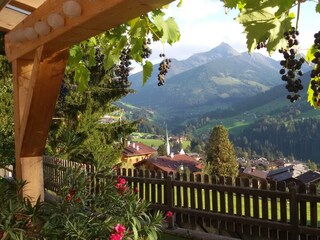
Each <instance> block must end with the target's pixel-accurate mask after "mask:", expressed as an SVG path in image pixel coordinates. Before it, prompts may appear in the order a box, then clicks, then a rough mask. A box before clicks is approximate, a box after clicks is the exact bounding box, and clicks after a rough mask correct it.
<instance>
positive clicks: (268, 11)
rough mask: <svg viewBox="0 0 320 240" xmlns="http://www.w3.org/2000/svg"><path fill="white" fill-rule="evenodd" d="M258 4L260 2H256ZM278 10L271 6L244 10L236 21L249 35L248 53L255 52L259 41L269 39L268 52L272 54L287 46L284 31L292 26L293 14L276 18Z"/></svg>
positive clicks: (264, 5)
mask: <svg viewBox="0 0 320 240" xmlns="http://www.w3.org/2000/svg"><path fill="white" fill-rule="evenodd" d="M255 2H258V1H255ZM276 10H277V8H275V7H271V6H270V4H269V5H266V4H263V5H260V6H259V7H258V8H257V7H255V8H245V9H243V10H242V11H241V12H240V14H239V16H238V17H237V18H236V20H237V21H238V22H239V23H241V24H242V25H243V26H244V28H245V31H246V33H247V48H248V51H249V52H251V51H253V50H254V49H255V48H256V46H257V43H258V42H259V41H262V42H264V41H265V40H267V39H268V44H267V50H268V52H269V53H272V52H273V51H275V50H276V49H278V48H281V47H284V46H285V45H286V43H285V41H284V40H283V33H284V31H286V30H288V29H289V28H290V26H291V20H292V18H293V17H294V16H293V15H292V14H289V15H285V14H283V15H281V17H279V16H278V17H276V16H275V12H276Z"/></svg>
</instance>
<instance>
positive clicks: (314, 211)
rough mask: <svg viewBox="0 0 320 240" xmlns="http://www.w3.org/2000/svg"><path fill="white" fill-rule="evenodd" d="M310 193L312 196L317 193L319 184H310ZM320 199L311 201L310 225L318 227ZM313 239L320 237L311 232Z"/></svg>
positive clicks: (316, 239)
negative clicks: (319, 203)
mask: <svg viewBox="0 0 320 240" xmlns="http://www.w3.org/2000/svg"><path fill="white" fill-rule="evenodd" d="M309 194H310V195H311V196H313V195H317V186H316V185H315V184H310V186H309ZM319 201H320V200H319V199H318V200H317V201H314V200H313V201H310V227H312V228H318V207H317V204H318V202H319ZM310 237H311V240H318V239H320V237H319V236H318V235H315V234H310Z"/></svg>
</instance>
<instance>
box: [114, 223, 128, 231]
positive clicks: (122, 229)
mask: <svg viewBox="0 0 320 240" xmlns="http://www.w3.org/2000/svg"><path fill="white" fill-rule="evenodd" d="M114 230H115V231H116V232H117V233H124V232H125V231H126V227H125V226H123V225H121V224H119V223H118V224H117V225H116V226H115V227H114Z"/></svg>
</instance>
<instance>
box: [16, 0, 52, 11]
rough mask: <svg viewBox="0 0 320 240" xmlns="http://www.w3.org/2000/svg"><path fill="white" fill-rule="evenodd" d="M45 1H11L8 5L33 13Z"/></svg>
mask: <svg viewBox="0 0 320 240" xmlns="http://www.w3.org/2000/svg"><path fill="white" fill-rule="evenodd" d="M45 1H46V0H12V1H11V2H10V5H12V6H15V7H17V8H21V9H23V10H25V11H28V12H33V11H34V10H35V9H37V8H38V7H40V6H41V4H42V3H44V2H45Z"/></svg>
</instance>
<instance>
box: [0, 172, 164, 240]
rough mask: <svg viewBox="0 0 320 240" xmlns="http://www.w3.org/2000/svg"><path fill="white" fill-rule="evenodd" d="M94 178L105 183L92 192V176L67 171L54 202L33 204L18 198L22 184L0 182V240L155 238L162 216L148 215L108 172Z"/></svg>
mask: <svg viewBox="0 0 320 240" xmlns="http://www.w3.org/2000/svg"><path fill="white" fill-rule="evenodd" d="M99 175H100V177H101V176H103V177H104V179H105V181H103V183H101V190H100V191H99V193H92V192H91V188H90V185H91V179H92V178H94V177H95V176H88V175H87V174H86V172H85V171H84V170H83V169H82V168H77V169H75V170H68V171H67V172H66V176H65V178H64V179H66V181H65V183H64V185H63V186H62V187H61V188H60V191H59V194H58V196H57V201H55V202H40V201H37V202H36V203H35V204H34V206H33V205H32V203H31V201H30V200H29V199H27V198H25V199H21V197H20V195H19V192H20V191H21V189H22V187H23V186H24V185H25V184H26V183H22V182H20V183H15V182H9V181H8V180H6V179H0V201H1V211H0V239H113V240H114V239H157V238H158V232H159V227H160V225H161V223H162V221H163V215H162V214H161V212H156V213H154V214H150V213H148V212H147V208H148V203H146V202H145V201H143V200H141V199H139V197H138V195H137V194H136V193H135V191H133V190H132V189H129V188H128V187H127V183H126V180H125V179H123V178H119V177H118V178H116V176H115V174H114V173H113V171H111V170H108V171H105V172H103V173H102V172H100V173H99Z"/></svg>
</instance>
